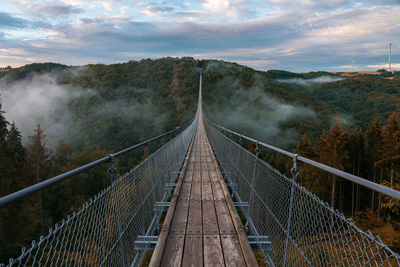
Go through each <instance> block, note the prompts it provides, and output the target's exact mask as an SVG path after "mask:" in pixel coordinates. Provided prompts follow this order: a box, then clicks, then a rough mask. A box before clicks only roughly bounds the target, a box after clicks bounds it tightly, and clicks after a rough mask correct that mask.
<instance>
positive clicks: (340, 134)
mask: <svg viewBox="0 0 400 267" xmlns="http://www.w3.org/2000/svg"><path fill="white" fill-rule="evenodd" d="M347 139H348V132H347V131H346V130H344V129H343V128H342V127H341V126H340V125H339V122H338V121H336V123H335V124H334V125H332V126H331V128H330V130H329V134H322V135H321V137H320V140H319V156H320V161H321V162H322V163H325V164H327V165H329V166H332V167H333V168H336V169H339V170H344V165H345V162H346V160H348V153H347V151H346V149H345V148H346V147H345V146H346V143H347ZM330 176H331V179H332V185H331V206H332V207H335V204H336V176H335V175H330Z"/></svg>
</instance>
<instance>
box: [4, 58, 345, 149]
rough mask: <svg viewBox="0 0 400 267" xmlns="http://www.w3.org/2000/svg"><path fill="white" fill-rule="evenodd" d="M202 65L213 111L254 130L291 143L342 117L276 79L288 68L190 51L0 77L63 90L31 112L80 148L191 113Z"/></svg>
mask: <svg viewBox="0 0 400 267" xmlns="http://www.w3.org/2000/svg"><path fill="white" fill-rule="evenodd" d="M200 68H202V69H203V73H204V75H203V77H204V82H203V84H204V88H203V89H204V90H203V92H204V103H205V111H206V114H207V116H208V118H209V119H211V120H213V121H215V122H217V123H220V124H222V125H224V126H226V127H230V128H233V129H235V130H240V131H241V132H243V133H246V134H249V135H252V136H255V137H256V138H260V139H262V140H265V141H269V142H272V143H274V144H276V145H280V144H281V145H284V146H288V147H293V145H294V144H295V143H296V142H297V140H298V138H299V136H300V135H301V134H303V133H305V132H306V133H309V134H311V135H317V134H319V133H320V132H321V129H322V128H327V127H328V126H329V124H330V123H331V122H332V121H333V120H335V119H336V118H337V113H338V111H339V109H338V108H335V107H333V106H331V105H329V104H327V103H324V102H322V101H320V100H316V99H315V98H313V97H311V96H310V95H307V94H306V93H305V92H302V91H301V90H297V89H296V88H293V87H291V86H289V85H287V84H283V83H280V82H278V81H276V80H275V78H279V77H283V76H285V77H292V76H293V74H291V73H288V72H284V71H268V72H261V71H256V70H254V69H251V68H248V67H245V66H241V65H238V64H235V63H228V62H223V61H216V60H202V61H195V60H194V59H193V58H189V57H186V58H162V59H157V60H151V59H145V60H140V61H129V62H127V63H121V64H111V65H103V64H95V65H87V66H80V67H71V66H65V65H61V64H55V63H43V64H30V65H26V66H24V67H21V68H15V69H11V70H9V71H7V72H2V73H0V84H2V85H1V86H2V88H3V89H2V90H6V91H7V92H8V94H10V93H9V92H12V91H15V92H19V91H21V90H22V92H23V93H20V96H22V97H23V96H24V95H27V94H28V93H29V94H31V93H34V91H35V90H39V91H40V93H38V94H36V97H38V98H40V95H43V94H45V96H44V98H46V92H48V93H49V94H50V95H51V94H52V93H53V94H55V93H57V92H59V93H58V94H59V95H61V96H62V97H61V98H62V99H60V97H58V95H57V97H56V98H55V99H52V98H51V99H49V101H50V102H57V104H56V105H55V107H52V109H49V113H50V114H41V115H40V116H35V114H34V112H33V114H30V115H31V117H30V123H32V122H33V121H35V120H37V122H38V123H39V122H40V123H41V124H42V126H43V128H44V131H45V133H46V131H47V134H48V138H50V139H51V138H55V137H58V138H63V139H66V140H67V141H68V142H71V143H73V144H74V145H75V147H77V148H79V147H84V146H86V145H99V146H100V147H103V148H106V149H120V148H122V147H125V146H127V145H129V144H132V143H135V142H137V141H138V140H143V139H144V138H146V137H149V136H151V135H155V134H158V133H160V132H162V131H165V130H166V129H171V128H173V127H176V126H177V125H180V124H182V123H184V122H186V121H188V120H190V119H191V118H192V117H193V115H194V113H195V109H196V100H197V93H198V77H199V70H200ZM326 74H327V73H325V72H315V73H309V74H295V75H294V76H296V77H308V78H311V77H320V76H321V75H326ZM21 88H22V89H21ZM46 90H47V91H46ZM3 93H4V92H3ZM11 95H12V94H11ZM4 101H7V99H6V98H4ZM18 101H19V100H18ZM21 101H23V100H21ZM50 104H53V105H54V103H50ZM5 106H7V105H5ZM41 110H44V109H42V108H41ZM6 111H7V110H6ZM15 120H16V124H17V126H18V125H20V124H21V123H22V122H21V121H20V120H22V119H21V118H17V119H15ZM35 123H36V121H35ZM54 125H56V126H57V127H54ZM31 128H33V127H31ZM53 128H54V129H53ZM60 129H61V130H62V131H61V130H60ZM28 130H29V129H28ZM32 130H33V129H32ZM23 132H24V131H23Z"/></svg>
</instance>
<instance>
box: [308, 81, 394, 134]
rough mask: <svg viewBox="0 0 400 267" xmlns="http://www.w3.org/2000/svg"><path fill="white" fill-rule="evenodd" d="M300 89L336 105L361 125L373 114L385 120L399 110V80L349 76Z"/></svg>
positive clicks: (365, 123)
mask: <svg viewBox="0 0 400 267" xmlns="http://www.w3.org/2000/svg"><path fill="white" fill-rule="evenodd" d="M304 92H305V93H307V94H309V95H310V96H312V97H313V98H315V99H319V100H321V101H325V102H327V103H329V104H331V105H334V106H337V107H339V108H340V109H341V110H342V112H344V113H347V114H349V115H351V116H352V117H353V118H354V120H355V121H356V123H358V124H360V125H361V126H363V127H364V128H365V127H366V126H367V125H368V124H369V122H370V121H371V120H372V119H373V118H375V117H376V116H380V117H381V118H385V119H386V118H388V117H389V116H390V114H391V112H393V111H394V110H399V109H400V79H385V78H382V77H362V78H351V79H345V80H342V81H337V82H332V83H323V84H320V85H318V86H316V87H313V88H310V89H308V90H306V91H304Z"/></svg>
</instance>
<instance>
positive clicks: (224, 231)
mask: <svg viewBox="0 0 400 267" xmlns="http://www.w3.org/2000/svg"><path fill="white" fill-rule="evenodd" d="M214 203H215V210H216V213H217V219H218V227H219V233H220V234H221V235H235V234H236V231H235V227H234V225H233V221H232V218H231V214H230V212H229V209H228V206H227V205H226V202H225V200H218V201H214Z"/></svg>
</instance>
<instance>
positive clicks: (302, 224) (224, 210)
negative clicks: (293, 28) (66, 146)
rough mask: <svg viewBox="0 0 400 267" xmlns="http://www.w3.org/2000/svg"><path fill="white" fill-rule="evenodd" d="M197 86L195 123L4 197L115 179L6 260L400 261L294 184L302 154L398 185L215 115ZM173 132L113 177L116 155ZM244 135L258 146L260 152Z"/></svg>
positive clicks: (4, 199)
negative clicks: (265, 138)
mask: <svg viewBox="0 0 400 267" xmlns="http://www.w3.org/2000/svg"><path fill="white" fill-rule="evenodd" d="M199 84H200V85H199V98H198V99H199V100H198V107H197V113H196V116H195V118H194V120H193V121H192V122H190V123H189V124H187V125H185V126H182V127H179V128H177V129H175V130H172V131H170V132H167V133H164V134H162V135H160V136H157V137H154V138H152V139H149V140H146V141H144V142H142V143H140V144H137V145H134V146H132V147H129V148H127V149H124V150H122V151H119V152H117V153H114V154H112V155H109V156H107V157H104V158H101V159H99V160H97V161H94V162H91V163H89V164H87V165H85V166H82V167H80V168H77V169H74V170H71V171H69V172H66V173H64V174H61V175H58V176H56V177H53V178H50V179H47V180H45V181H43V182H41V183H38V184H36V185H33V186H31V187H28V188H25V189H23V190H21V191H18V192H15V193H13V194H10V195H7V196H4V197H2V198H1V199H0V208H1V206H5V205H7V204H9V203H11V202H14V201H16V200H18V199H20V198H23V197H24V196H27V195H30V194H33V193H35V192H38V191H40V190H43V189H44V188H47V187H50V186H53V185H54V184H57V183H59V182H61V181H63V180H65V179H69V178H71V177H72V176H74V175H76V174H78V173H80V172H84V171H86V170H88V169H90V168H93V167H95V166H98V165H100V164H104V163H108V164H110V166H109V169H108V171H107V173H108V175H109V176H110V178H111V181H112V183H111V185H110V186H109V187H107V188H105V189H104V190H103V191H101V192H99V193H98V194H97V195H96V196H94V197H93V198H92V199H90V200H89V201H88V202H87V203H85V204H84V205H83V206H82V207H81V208H80V209H79V210H78V211H77V212H74V213H73V214H72V215H70V216H68V217H67V218H65V219H64V220H62V221H61V222H60V223H59V224H56V225H55V226H54V227H53V228H51V229H49V231H48V234H47V235H44V236H41V237H40V239H39V240H37V241H32V244H31V246H30V247H29V248H23V249H22V251H21V254H20V255H19V256H18V257H17V258H15V259H10V260H9V262H8V263H5V264H2V265H1V266H5V265H6V266H42V265H43V266H72V265H73V266H76V265H79V266H144V265H149V266H154V267H156V266H258V264H259V262H258V261H257V259H256V257H255V253H257V255H259V256H261V257H262V258H263V259H264V260H265V262H266V263H267V265H268V266H342V265H345V266H369V265H371V266H400V256H399V255H398V254H396V253H395V252H393V251H392V250H391V249H390V248H389V247H388V246H386V245H385V244H384V243H383V242H382V240H381V239H380V238H379V237H378V236H374V235H373V234H372V233H371V232H364V231H362V230H361V229H359V228H358V227H357V226H356V225H355V224H354V222H353V221H352V220H350V219H348V218H346V217H345V216H344V215H343V214H341V213H339V212H338V211H337V210H335V209H334V208H333V207H330V206H329V205H328V204H327V203H326V202H324V201H322V200H320V199H319V198H318V197H317V196H316V195H314V194H312V193H311V192H309V191H308V190H307V189H306V188H304V187H302V186H300V185H299V184H298V183H296V180H297V178H298V176H299V175H300V169H299V168H298V162H303V163H305V164H309V165H312V166H314V167H316V168H319V169H321V170H324V171H326V172H327V173H331V174H334V175H337V176H338V177H342V178H343V179H347V180H349V181H352V182H354V183H357V184H360V185H362V186H365V187H368V188H370V189H372V190H375V191H377V192H379V193H381V194H384V195H387V196H391V197H393V198H395V199H398V200H400V192H399V191H396V190H393V189H390V188H387V187H384V186H382V185H379V184H375V183H373V182H371V181H368V180H366V179H363V178H361V177H357V176H354V175H351V174H348V173H345V172H342V171H339V170H336V169H334V168H331V167H329V166H326V165H323V164H321V163H318V162H315V161H312V160H310V159H307V158H305V157H302V156H301V155H297V154H293V153H290V152H288V151H285V150H282V149H280V148H277V147H274V146H271V145H269V144H265V143H263V142H260V141H258V140H255V139H253V138H250V137H247V136H244V135H241V134H239V133H236V132H234V131H231V130H228V129H225V128H223V127H221V126H219V125H217V124H214V123H212V122H210V121H208V120H207V119H206V118H205V117H204V115H203V110H202V98H201V92H202V79H201V74H200V83H199ZM171 134H174V137H173V138H172V139H171V140H170V141H169V142H167V143H166V144H164V145H163V146H161V147H160V148H159V149H157V150H156V151H155V152H154V153H152V154H151V155H149V156H148V157H147V158H146V159H145V160H143V161H142V162H141V163H140V164H139V165H137V166H135V167H133V168H132V169H131V170H129V171H128V172H127V173H125V174H123V175H121V176H120V177H119V178H118V179H117V178H116V175H117V172H118V171H117V169H116V168H115V166H114V159H115V158H116V157H119V156H121V155H124V154H127V153H129V152H130V151H132V150H134V149H137V148H139V147H144V146H147V145H148V144H150V143H152V142H156V141H159V140H161V139H164V138H165V137H166V136H168V135H171ZM235 140H236V141H235ZM242 140H247V141H249V142H254V143H255V144H256V150H255V153H254V154H253V153H250V152H249V151H247V150H246V149H245V148H243V147H242V145H241V141H242ZM260 147H263V148H266V149H270V150H272V151H275V152H277V153H281V154H283V155H285V156H287V157H290V158H292V159H293V168H292V177H286V176H285V175H283V174H281V173H279V172H278V171H277V170H275V169H274V168H272V167H271V166H270V165H269V164H268V163H266V162H264V161H262V160H261V159H260V158H259V157H258V151H259V148H260ZM150 256H151V258H150V262H148V258H149V257H150Z"/></svg>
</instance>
